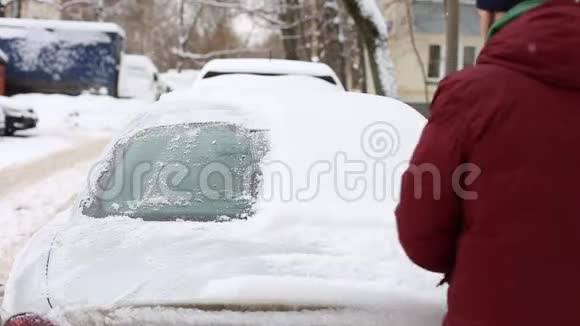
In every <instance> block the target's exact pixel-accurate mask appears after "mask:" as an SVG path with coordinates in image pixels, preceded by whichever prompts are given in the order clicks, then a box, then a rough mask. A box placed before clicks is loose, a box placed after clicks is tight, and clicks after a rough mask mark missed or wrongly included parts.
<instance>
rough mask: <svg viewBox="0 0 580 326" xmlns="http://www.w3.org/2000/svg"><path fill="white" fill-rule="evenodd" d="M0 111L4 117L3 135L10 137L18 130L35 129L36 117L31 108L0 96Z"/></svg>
mask: <svg viewBox="0 0 580 326" xmlns="http://www.w3.org/2000/svg"><path fill="white" fill-rule="evenodd" d="M0 109H1V110H2V111H3V112H4V115H5V117H6V122H5V129H4V135H6V136H11V135H13V134H14V132H16V131H18V130H26V129H31V128H35V127H36V125H37V124H38V115H37V114H36V112H35V111H34V109H33V108H31V107H28V106H25V105H21V104H19V103H17V102H15V101H13V100H11V99H10V98H7V97H4V96H0Z"/></svg>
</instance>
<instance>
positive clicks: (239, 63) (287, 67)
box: [203, 59, 334, 76]
mask: <svg viewBox="0 0 580 326" xmlns="http://www.w3.org/2000/svg"><path fill="white" fill-rule="evenodd" d="M203 70H204V71H216V72H238V73H264V74H268V73H270V74H303V75H312V76H334V71H333V70H332V69H331V68H330V67H329V66H328V65H326V64H324V63H316V62H304V61H293V60H281V59H214V60H212V61H210V62H208V63H207V64H206V65H205V66H204V67H203Z"/></svg>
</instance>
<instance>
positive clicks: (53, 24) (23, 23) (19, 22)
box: [0, 18, 125, 37]
mask: <svg viewBox="0 0 580 326" xmlns="http://www.w3.org/2000/svg"><path fill="white" fill-rule="evenodd" d="M1 27H12V28H45V29H46V28H48V29H55V30H72V31H92V32H103V33H115V34H119V35H121V36H123V37H125V31H124V30H123V29H122V28H121V27H120V26H119V25H117V24H114V23H101V22H85V21H67V20H45V19H25V18H0V28H1Z"/></svg>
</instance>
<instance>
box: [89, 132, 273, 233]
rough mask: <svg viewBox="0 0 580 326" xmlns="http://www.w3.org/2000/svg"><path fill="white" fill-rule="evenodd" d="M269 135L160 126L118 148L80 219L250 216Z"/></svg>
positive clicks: (199, 219)
mask: <svg viewBox="0 0 580 326" xmlns="http://www.w3.org/2000/svg"><path fill="white" fill-rule="evenodd" d="M267 150H268V142H267V140H266V131H264V130H249V129H245V128H241V127H239V126H236V125H231V124H220V123H207V124H186V125H179V126H170V127H157V128H152V129H148V130H145V131H143V132H140V133H139V134H137V135H135V136H133V137H132V138H131V139H130V140H129V141H128V142H126V143H125V144H123V145H119V146H117V147H116V149H115V151H114V155H113V158H112V160H111V161H110V162H108V165H109V168H108V169H106V172H105V173H103V175H101V176H100V177H99V178H98V181H97V184H96V187H92V188H93V193H92V198H91V200H90V202H91V204H90V205H88V206H87V207H85V209H84V210H83V212H84V214H85V215H88V216H93V217H97V218H100V217H107V216H114V215H122V216H129V217H133V218H140V219H143V220H147V221H168V220H189V221H201V222H204V221H227V220H230V219H243V218H247V217H248V216H250V215H252V213H253V204H254V203H255V199H256V197H257V191H258V186H259V180H260V175H261V172H260V170H259V168H260V166H259V163H260V160H261V159H262V158H263V157H264V155H265V153H266V152H267Z"/></svg>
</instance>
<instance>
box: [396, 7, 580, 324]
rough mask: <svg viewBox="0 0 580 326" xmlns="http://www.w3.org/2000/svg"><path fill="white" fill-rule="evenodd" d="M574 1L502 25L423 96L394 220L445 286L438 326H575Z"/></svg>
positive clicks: (578, 27)
mask: <svg viewBox="0 0 580 326" xmlns="http://www.w3.org/2000/svg"><path fill="white" fill-rule="evenodd" d="M579 2H580V1H579ZM579 2H577V1H574V0H552V1H550V2H549V3H547V4H544V5H542V6H540V7H538V8H536V9H533V10H531V11H529V12H527V13H526V14H524V15H523V16H521V17H519V18H518V19H516V20H514V21H513V22H511V23H510V24H509V25H507V26H505V27H504V28H503V29H502V30H500V31H499V32H498V33H497V34H496V35H495V36H494V37H493V38H492V39H491V40H490V41H489V42H488V44H487V45H486V46H485V48H484V49H483V51H482V53H481V55H480V57H479V59H478V63H477V66H476V67H474V68H471V69H466V70H464V71H462V72H459V73H457V74H454V75H452V76H451V77H449V78H447V79H446V80H444V81H443V82H442V83H441V85H440V87H439V90H438V92H437V94H436V96H435V100H434V103H433V107H432V116H431V118H430V119H429V123H428V124H427V126H426V128H425V130H424V131H423V134H422V137H421V140H420V142H419V145H418V146H417V148H416V150H415V153H414V155H413V158H412V164H413V165H412V166H415V169H414V170H413V169H409V170H408V171H407V172H406V173H405V174H404V176H403V185H402V195H401V202H400V205H399V207H398V209H397V212H396V215H397V222H398V228H399V237H400V241H401V243H402V246H403V248H404V249H405V251H406V252H407V254H408V256H409V257H410V258H411V259H412V260H413V261H414V262H415V263H416V264H417V265H419V266H421V267H423V268H425V269H428V270H430V271H433V272H437V273H445V274H447V276H448V282H449V291H448V306H449V311H448V315H447V318H446V320H445V322H444V325H446V326H579V325H580V3H579ZM466 162H470V163H473V164H475V165H476V166H477V167H478V168H479V169H480V171H481V174H480V175H479V177H477V178H475V181H474V177H475V176H477V173H476V172H477V170H476V169H472V170H471V171H475V172H471V174H470V173H458V172H455V171H456V167H457V166H459V165H461V164H462V163H466ZM425 163H430V164H432V165H433V166H435V167H437V169H438V171H439V173H440V176H441V179H440V180H439V182H438V181H437V179H436V178H433V177H431V176H432V170H430V169H429V168H428V166H427V165H425ZM422 164H423V165H422ZM421 168H423V169H422V170H421ZM471 168H474V166H471ZM417 171H423V172H425V171H428V172H426V173H423V174H422V175H421V174H420V173H418V172H417ZM454 172H455V176H453V174H454ZM458 176H460V177H459V178H458ZM454 177H455V178H454ZM459 186H460V187H461V188H459ZM434 188H435V189H434ZM454 189H455V190H460V189H463V190H464V191H463V192H461V191H459V192H458V191H454ZM433 190H435V192H433ZM465 191H468V192H467V193H466V192H465ZM472 192H475V193H476V194H477V198H476V199H475V198H474V196H473V195H474V193H472ZM434 194H435V196H434Z"/></svg>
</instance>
